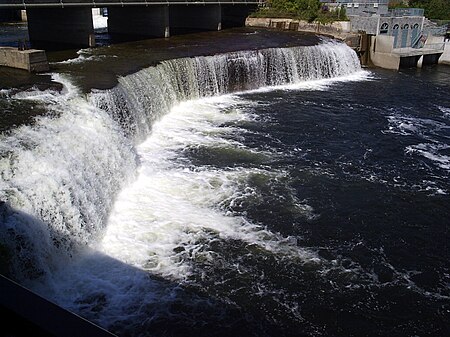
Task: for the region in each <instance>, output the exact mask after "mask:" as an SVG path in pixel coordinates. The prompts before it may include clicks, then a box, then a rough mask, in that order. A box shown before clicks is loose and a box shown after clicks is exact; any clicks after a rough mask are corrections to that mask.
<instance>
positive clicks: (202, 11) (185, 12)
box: [169, 5, 222, 35]
mask: <svg viewBox="0 0 450 337" xmlns="http://www.w3.org/2000/svg"><path fill="white" fill-rule="evenodd" d="M169 16H170V31H171V34H172V35H174V34H187V33H195V32H200V31H209V30H221V29H222V11H221V7H220V5H172V6H170V7H169Z"/></svg>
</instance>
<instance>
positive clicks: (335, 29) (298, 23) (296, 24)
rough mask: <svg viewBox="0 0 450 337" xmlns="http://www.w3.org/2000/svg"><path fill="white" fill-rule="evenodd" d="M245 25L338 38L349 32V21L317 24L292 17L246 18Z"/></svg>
mask: <svg viewBox="0 0 450 337" xmlns="http://www.w3.org/2000/svg"><path fill="white" fill-rule="evenodd" d="M245 25H246V26H248V27H265V28H277V29H283V30H295V31H302V32H312V33H319V34H328V35H333V36H335V37H338V38H340V37H341V36H340V35H341V34H346V33H350V27H351V26H350V22H349V21H336V22H333V23H331V24H326V25H323V24H318V23H316V22H312V23H310V22H307V21H303V20H292V19H272V18H247V20H246V21H245Z"/></svg>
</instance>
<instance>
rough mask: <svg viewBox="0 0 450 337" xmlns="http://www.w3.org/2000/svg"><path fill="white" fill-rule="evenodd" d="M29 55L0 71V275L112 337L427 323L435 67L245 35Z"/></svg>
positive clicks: (442, 216)
mask: <svg viewBox="0 0 450 337" xmlns="http://www.w3.org/2000/svg"><path fill="white" fill-rule="evenodd" d="M49 58H50V61H51V68H52V72H51V73H49V74H44V75H40V76H31V75H30V76H28V75H25V74H23V73H21V72H17V71H12V70H6V69H2V70H0V74H2V75H3V76H2V79H1V80H0V85H1V86H0V107H1V108H2V110H3V114H2V120H1V122H0V126H1V132H2V133H1V136H0V141H1V142H0V175H1V177H2V179H1V181H0V199H1V200H2V201H4V203H3V204H2V206H1V209H0V219H1V220H2V226H1V228H0V243H1V246H2V250H3V251H5V250H6V251H7V252H9V253H8V254H6V255H7V260H8V263H9V267H10V270H9V273H10V276H11V277H13V278H14V279H16V280H17V281H19V282H20V283H22V284H23V285H26V286H27V287H30V288H31V289H33V290H34V291H36V292H37V293H39V294H41V295H42V296H44V297H46V298H48V299H50V300H52V301H54V302H56V303H58V304H59V305H61V306H63V307H65V308H67V309H69V310H72V311H74V312H75V313H77V314H79V315H81V316H83V317H85V318H87V319H89V320H91V321H93V322H95V323H96V324H99V325H101V326H103V327H105V328H107V329H109V330H110V331H112V332H114V333H116V334H118V335H119V336H231V335H236V336H258V337H259V336H330V337H331V336H346V337H348V336H405V337H406V336H434V337H436V336H447V335H448V333H449V326H448V322H449V321H450V301H449V300H450V270H449V268H450V266H449V264H448V261H449V259H450V250H449V242H450V233H449V226H450V222H449V219H450V208H449V204H450V203H449V201H450V197H449V194H450V180H449V173H450V96H449V93H450V68H448V67H445V66H432V67H426V68H423V69H403V70H401V71H399V72H391V71H383V70H379V69H368V68H364V69H361V67H360V65H359V62H358V60H357V58H356V55H355V54H354V52H353V51H352V50H351V49H349V48H348V47H347V46H345V45H344V44H342V43H337V42H335V41H332V40H330V39H328V38H325V37H317V36H315V35H302V34H292V33H286V34H284V33H280V32H270V31H266V30H251V29H240V30H230V31H224V32H217V33H206V34H195V35H189V36H184V37H175V38H173V39H169V40H164V39H160V40H152V41H138V42H134V43H128V44H118V45H112V46H104V47H101V48H97V49H85V50H80V51H69V52H55V53H51V54H49ZM14 74H22V75H20V76H18V75H17V76H15V75H14ZM12 78H13V79H12Z"/></svg>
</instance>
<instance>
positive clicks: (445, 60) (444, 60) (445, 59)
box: [438, 41, 450, 65]
mask: <svg viewBox="0 0 450 337" xmlns="http://www.w3.org/2000/svg"><path fill="white" fill-rule="evenodd" d="M438 62H439V64H448V65H450V41H448V42H445V45H444V53H443V54H442V55H441V57H440V58H439V61H438Z"/></svg>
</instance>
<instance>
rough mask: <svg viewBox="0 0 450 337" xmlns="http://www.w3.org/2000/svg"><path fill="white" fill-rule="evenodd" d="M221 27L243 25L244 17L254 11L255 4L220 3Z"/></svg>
mask: <svg viewBox="0 0 450 337" xmlns="http://www.w3.org/2000/svg"><path fill="white" fill-rule="evenodd" d="M221 8H222V29H225V28H233V27H244V26H245V19H246V18H247V16H249V15H250V14H251V13H253V12H254V11H256V9H257V8H258V6H257V5H221Z"/></svg>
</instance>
